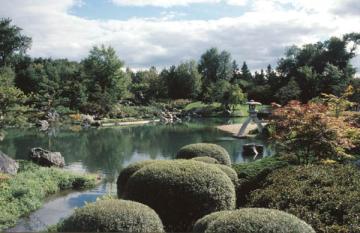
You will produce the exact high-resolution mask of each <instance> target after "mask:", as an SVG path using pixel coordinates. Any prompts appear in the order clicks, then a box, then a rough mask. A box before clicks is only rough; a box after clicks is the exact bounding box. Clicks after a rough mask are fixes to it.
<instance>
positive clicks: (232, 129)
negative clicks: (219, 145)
mask: <svg viewBox="0 0 360 233" xmlns="http://www.w3.org/2000/svg"><path fill="white" fill-rule="evenodd" d="M242 125H243V124H231V125H219V126H217V127H216V128H217V129H219V130H221V131H224V132H227V133H231V134H232V135H233V137H238V134H239V132H240V128H241V127H242ZM255 129H257V126H256V124H249V125H248V127H247V128H246V130H245V135H247V136H249V133H250V132H251V131H253V130H255Z"/></svg>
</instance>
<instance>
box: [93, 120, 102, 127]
mask: <svg viewBox="0 0 360 233" xmlns="http://www.w3.org/2000/svg"><path fill="white" fill-rule="evenodd" d="M91 126H94V127H100V126H101V121H94V122H93V123H91Z"/></svg>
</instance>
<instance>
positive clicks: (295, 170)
mask: <svg viewBox="0 0 360 233" xmlns="http://www.w3.org/2000/svg"><path fill="white" fill-rule="evenodd" d="M359 193H360V171H359V170H358V169H357V168H355V167H353V166H351V165H341V164H335V165H310V166H295V167H286V168H282V169H279V170H277V171H274V172H273V173H272V174H270V175H269V176H268V177H267V178H266V180H265V183H264V187H263V188H261V189H257V190H255V191H253V192H252V193H251V195H250V197H249V203H248V204H247V205H248V206H251V207H264V208H274V209H280V210H284V211H286V212H288V213H291V214H294V215H295V216H297V217H299V218H301V219H303V220H305V221H306V222H307V223H309V224H311V225H312V226H313V227H314V229H315V230H316V231H317V232H324V233H325V232H326V233H333V232H334V233H335V232H360V221H359V219H360V195H359Z"/></svg>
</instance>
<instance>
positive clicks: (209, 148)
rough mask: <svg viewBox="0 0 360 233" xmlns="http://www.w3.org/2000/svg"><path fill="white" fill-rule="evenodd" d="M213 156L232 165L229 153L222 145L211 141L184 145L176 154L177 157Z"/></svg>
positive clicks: (220, 161) (225, 163)
mask: <svg viewBox="0 0 360 233" xmlns="http://www.w3.org/2000/svg"><path fill="white" fill-rule="evenodd" d="M204 156H207V157H211V158H214V159H216V160H217V161H219V163H221V164H224V165H229V166H230V165H231V160H230V156H229V153H228V152H227V151H226V150H225V149H224V148H223V147H221V146H219V145H216V144H211V143H196V144H190V145H187V146H184V147H182V148H181V149H180V150H179V151H178V152H177V154H176V158H177V159H191V158H195V157H204Z"/></svg>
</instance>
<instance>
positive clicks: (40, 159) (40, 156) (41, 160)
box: [30, 148, 65, 167]
mask: <svg viewBox="0 0 360 233" xmlns="http://www.w3.org/2000/svg"><path fill="white" fill-rule="evenodd" d="M30 159H31V160H32V161H33V162H35V163H37V164H39V165H40V166H45V167H51V166H57V167H63V166H65V159H64V157H63V156H62V155H61V153H60V152H51V151H48V150H44V149H42V148H33V149H31V150H30Z"/></svg>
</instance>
